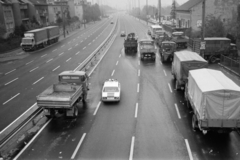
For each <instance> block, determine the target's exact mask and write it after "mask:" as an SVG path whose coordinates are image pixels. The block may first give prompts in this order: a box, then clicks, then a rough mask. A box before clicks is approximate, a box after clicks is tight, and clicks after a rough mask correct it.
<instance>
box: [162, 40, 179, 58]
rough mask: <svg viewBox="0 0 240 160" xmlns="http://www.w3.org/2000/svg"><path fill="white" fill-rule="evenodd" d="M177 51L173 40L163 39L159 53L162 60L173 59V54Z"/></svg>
mask: <svg viewBox="0 0 240 160" xmlns="http://www.w3.org/2000/svg"><path fill="white" fill-rule="evenodd" d="M175 51H176V43H175V42H173V41H162V43H161V44H160V46H159V54H160V56H161V62H162V63H165V62H167V61H170V62H172V61H173V54H174V52H175Z"/></svg>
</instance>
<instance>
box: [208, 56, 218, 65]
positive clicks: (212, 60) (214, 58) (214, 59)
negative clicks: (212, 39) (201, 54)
mask: <svg viewBox="0 0 240 160" xmlns="http://www.w3.org/2000/svg"><path fill="white" fill-rule="evenodd" d="M209 62H210V63H212V64H213V63H216V62H217V58H216V57H214V56H212V57H211V58H210V60H209Z"/></svg>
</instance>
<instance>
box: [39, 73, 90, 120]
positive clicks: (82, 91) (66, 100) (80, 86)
mask: <svg viewBox="0 0 240 160" xmlns="http://www.w3.org/2000/svg"><path fill="white" fill-rule="evenodd" d="M87 91H88V76H87V74H86V73H85V72H84V71H64V72H62V73H60V74H59V76H58V83H56V84H53V85H51V86H50V87H48V88H47V89H46V90H44V91H43V92H42V93H41V94H39V95H38V96H37V105H38V106H39V107H42V108H43V110H44V113H45V115H46V116H47V117H54V116H55V115H56V114H57V113H61V114H65V115H66V116H68V117H77V116H78V106H79V105H78V104H79V103H80V102H81V101H82V102H83V103H85V102H86V98H87Z"/></svg>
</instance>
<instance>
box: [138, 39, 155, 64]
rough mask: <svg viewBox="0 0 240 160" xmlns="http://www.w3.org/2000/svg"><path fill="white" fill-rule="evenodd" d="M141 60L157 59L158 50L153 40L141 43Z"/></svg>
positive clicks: (144, 40) (141, 41) (145, 40)
mask: <svg viewBox="0 0 240 160" xmlns="http://www.w3.org/2000/svg"><path fill="white" fill-rule="evenodd" d="M139 52H140V59H141V60H144V59H151V60H154V61H155V59H156V53H157V48H156V46H155V43H154V41H153V40H150V39H142V40H140V41H139Z"/></svg>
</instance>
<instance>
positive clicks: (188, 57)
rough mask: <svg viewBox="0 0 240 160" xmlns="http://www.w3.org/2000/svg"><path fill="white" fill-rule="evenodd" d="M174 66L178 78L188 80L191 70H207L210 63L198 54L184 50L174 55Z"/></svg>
mask: <svg viewBox="0 0 240 160" xmlns="http://www.w3.org/2000/svg"><path fill="white" fill-rule="evenodd" d="M172 65H173V66H172V67H173V72H174V73H175V75H176V78H177V79H178V80H186V79H187V77H188V72H189V70H193V69H200V68H207V67H208V62H207V61H206V60H205V59H203V58H202V57H201V56H200V55H198V53H196V52H192V51H187V50H183V51H178V52H175V53H174V60H173V64H172Z"/></svg>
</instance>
